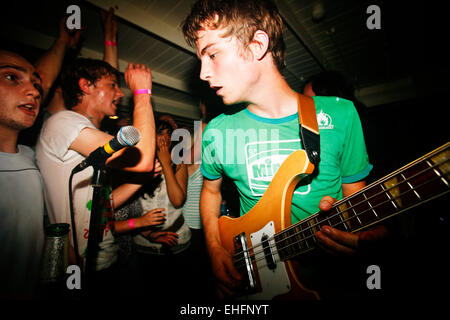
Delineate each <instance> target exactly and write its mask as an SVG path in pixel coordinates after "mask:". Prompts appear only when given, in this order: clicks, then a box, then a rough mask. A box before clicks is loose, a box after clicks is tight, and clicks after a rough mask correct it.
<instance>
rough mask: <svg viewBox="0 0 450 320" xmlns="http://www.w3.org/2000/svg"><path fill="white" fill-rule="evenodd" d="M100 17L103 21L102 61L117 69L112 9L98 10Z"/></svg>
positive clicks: (114, 24) (114, 21)
mask: <svg viewBox="0 0 450 320" xmlns="http://www.w3.org/2000/svg"><path fill="white" fill-rule="evenodd" d="M100 17H101V19H102V22H103V36H104V46H105V50H104V52H103V61H106V62H108V63H109V64H110V65H111V66H113V67H114V68H116V69H119V55H118V50H117V19H116V17H115V16H114V9H113V8H109V11H108V12H106V11H104V10H102V11H100Z"/></svg>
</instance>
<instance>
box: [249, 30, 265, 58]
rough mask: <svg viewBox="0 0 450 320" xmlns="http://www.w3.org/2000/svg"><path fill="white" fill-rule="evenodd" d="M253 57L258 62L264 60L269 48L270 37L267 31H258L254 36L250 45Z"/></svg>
mask: <svg viewBox="0 0 450 320" xmlns="http://www.w3.org/2000/svg"><path fill="white" fill-rule="evenodd" d="M249 47H250V50H251V51H252V53H253V57H255V59H257V60H262V59H263V58H264V57H265V55H266V53H267V50H268V48H269V36H268V35H267V33H266V32H265V31H262V30H257V31H256V32H255V34H254V35H253V40H252V41H251V42H250V44H249Z"/></svg>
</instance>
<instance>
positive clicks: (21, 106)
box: [0, 50, 44, 299]
mask: <svg viewBox="0 0 450 320" xmlns="http://www.w3.org/2000/svg"><path fill="white" fill-rule="evenodd" d="M42 96H43V89H42V80H41V77H40V76H39V74H38V73H37V72H36V69H35V67H34V66H33V65H31V64H30V63H29V62H28V61H26V60H25V59H24V58H23V57H21V56H19V55H17V54H15V53H12V52H7V51H2V50H0V218H1V224H0V244H1V245H0V283H1V285H0V299H3V298H8V299H11V298H13V299H30V298H32V297H33V296H34V295H35V293H36V291H35V290H36V288H37V285H38V279H39V266H40V260H41V254H42V248H43V245H44V225H43V224H44V194H43V185H42V179H41V175H40V174H39V170H38V168H37V166H36V163H35V159H34V152H33V150H32V149H31V148H29V147H27V146H24V145H18V144H17V140H18V136H19V133H20V132H21V131H22V130H24V129H27V128H30V127H31V126H32V125H33V124H34V121H35V120H36V117H37V115H38V113H39V107H40V103H41V100H42Z"/></svg>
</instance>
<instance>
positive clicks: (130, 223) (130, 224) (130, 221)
mask: <svg viewBox="0 0 450 320" xmlns="http://www.w3.org/2000/svg"><path fill="white" fill-rule="evenodd" d="M128 226H130V229H131V230H133V229H134V219H130V220H128Z"/></svg>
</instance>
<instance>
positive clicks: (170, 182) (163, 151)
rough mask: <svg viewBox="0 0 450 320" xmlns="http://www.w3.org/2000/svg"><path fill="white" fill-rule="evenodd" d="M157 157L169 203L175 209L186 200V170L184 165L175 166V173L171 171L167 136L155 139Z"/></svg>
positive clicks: (168, 138)
mask: <svg viewBox="0 0 450 320" xmlns="http://www.w3.org/2000/svg"><path fill="white" fill-rule="evenodd" d="M156 143H157V155H158V159H159V161H160V162H161V166H162V168H163V171H164V176H165V179H166V186H167V194H168V196H169V200H170V202H171V203H172V204H173V206H174V207H175V208H179V207H181V206H182V205H183V203H184V200H186V192H187V179H188V177H187V168H186V165H185V164H184V163H182V164H179V165H177V167H176V172H174V171H173V169H172V160H171V158H170V151H169V145H170V137H169V136H168V135H159V136H158V137H157V138H156Z"/></svg>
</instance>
